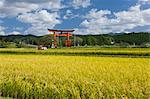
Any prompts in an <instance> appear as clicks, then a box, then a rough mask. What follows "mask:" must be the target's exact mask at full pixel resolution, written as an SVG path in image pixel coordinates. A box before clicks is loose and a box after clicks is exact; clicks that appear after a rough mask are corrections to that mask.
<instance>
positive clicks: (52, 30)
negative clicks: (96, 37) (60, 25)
mask: <svg viewBox="0 0 150 99" xmlns="http://www.w3.org/2000/svg"><path fill="white" fill-rule="evenodd" d="M48 31H50V32H74V31H75V30H55V29H48Z"/></svg>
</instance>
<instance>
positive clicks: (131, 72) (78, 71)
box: [0, 48, 150, 99]
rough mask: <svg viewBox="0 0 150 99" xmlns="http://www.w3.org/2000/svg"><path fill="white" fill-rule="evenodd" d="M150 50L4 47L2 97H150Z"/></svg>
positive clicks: (0, 66) (0, 78)
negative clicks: (40, 49) (41, 49)
mask: <svg viewBox="0 0 150 99" xmlns="http://www.w3.org/2000/svg"><path fill="white" fill-rule="evenodd" d="M149 55H150V49H148V48H78V49H77V48H70V49H69V48H64V49H50V50H45V51H39V50H36V49H0V96H1V97H2V99H4V97H5V98H6V97H7V98H9V99H14V98H15V99H16V98H17V99H135V98H136V99H149V98H150V58H149ZM112 56H113V57H112Z"/></svg>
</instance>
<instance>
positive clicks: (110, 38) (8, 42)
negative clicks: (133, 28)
mask: <svg viewBox="0 0 150 99" xmlns="http://www.w3.org/2000/svg"><path fill="white" fill-rule="evenodd" d="M60 39H61V43H62V46H64V41H65V39H66V38H64V37H62V38H60ZM60 39H58V40H57V42H58V44H60ZM70 39H71V40H72V45H75V46H106V45H107V46H121V47H128V46H139V47H149V46H150V33H148V32H140V33H134V32H133V33H128V34H127V33H119V34H118V33H110V34H99V35H75V36H73V37H71V38H70ZM52 43H53V35H52V34H50V35H44V36H35V35H30V34H29V35H8V36H0V48H6V47H18V48H20V47H35V46H38V45H43V46H50V45H51V44H52Z"/></svg>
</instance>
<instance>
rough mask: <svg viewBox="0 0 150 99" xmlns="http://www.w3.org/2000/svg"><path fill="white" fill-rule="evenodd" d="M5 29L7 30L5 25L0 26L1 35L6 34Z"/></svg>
mask: <svg viewBox="0 0 150 99" xmlns="http://www.w3.org/2000/svg"><path fill="white" fill-rule="evenodd" d="M4 30H5V27H3V26H0V35H5V32H4Z"/></svg>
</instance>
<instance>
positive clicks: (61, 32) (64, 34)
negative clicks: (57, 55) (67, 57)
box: [48, 29, 75, 48]
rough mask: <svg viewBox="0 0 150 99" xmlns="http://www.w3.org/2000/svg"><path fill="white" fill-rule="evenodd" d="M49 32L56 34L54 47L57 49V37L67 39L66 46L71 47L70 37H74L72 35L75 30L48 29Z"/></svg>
mask: <svg viewBox="0 0 150 99" xmlns="http://www.w3.org/2000/svg"><path fill="white" fill-rule="evenodd" d="M48 31H49V32H53V34H54V47H55V48H57V37H67V40H65V46H66V47H70V46H71V40H70V37H71V36H73V34H71V33H72V32H74V31H75V30H54V29H48Z"/></svg>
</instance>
